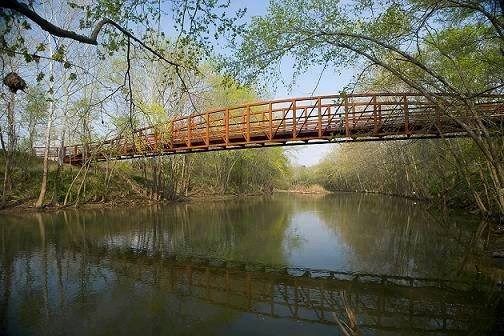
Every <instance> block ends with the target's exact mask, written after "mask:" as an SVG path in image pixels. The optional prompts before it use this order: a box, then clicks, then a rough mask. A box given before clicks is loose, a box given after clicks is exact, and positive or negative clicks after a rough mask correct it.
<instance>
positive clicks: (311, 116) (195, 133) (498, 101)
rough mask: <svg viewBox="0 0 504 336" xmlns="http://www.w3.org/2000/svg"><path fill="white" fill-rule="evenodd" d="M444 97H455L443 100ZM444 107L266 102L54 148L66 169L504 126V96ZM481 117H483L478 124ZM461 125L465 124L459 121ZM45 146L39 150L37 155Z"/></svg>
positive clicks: (406, 99)
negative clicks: (480, 125) (94, 163)
mask: <svg viewBox="0 0 504 336" xmlns="http://www.w3.org/2000/svg"><path fill="white" fill-rule="evenodd" d="M444 98H449V97H448V96H444ZM437 100H439V101H450V103H445V104H444V106H445V107H444V108H440V107H439V104H434V103H432V101H431V100H429V99H428V98H427V97H425V96H423V95H419V94H413V93H381V94H377V93H373V94H371V93H363V94H348V95H347V94H338V95H327V96H317V97H301V98H289V99H280V100H270V101H261V102H256V103H249V104H243V105H239V106H234V107H227V108H222V109H217V110H211V111H207V112H204V113H199V114H191V115H188V116H180V117H175V118H173V119H171V120H170V121H168V122H166V123H162V124H158V125H154V126H149V127H145V128H141V129H136V130H134V131H132V132H129V134H128V135H121V136H117V137H115V138H112V139H106V140H105V141H101V142H93V143H88V144H76V145H71V146H66V147H64V148H63V152H62V153H60V150H59V149H58V148H57V147H51V148H50V150H49V157H50V158H52V159H56V158H58V157H59V155H61V157H62V158H63V161H64V162H66V163H71V164H76V165H80V164H82V163H83V162H84V161H86V160H88V159H90V160H96V161H106V160H124V159H131V158H135V157H151V156H159V155H171V154H178V153H191V152H207V151H214V150H231V149H242V148H253V147H267V146H287V145H303V144H310V143H331V142H346V141H385V140H401V139H411V138H440V137H464V136H467V129H465V128H464V127H463V125H462V123H465V124H467V125H469V126H470V125H471V124H474V123H475V122H476V119H478V118H480V120H479V121H481V122H483V124H484V125H485V126H486V127H487V128H488V129H490V130H492V129H493V128H496V127H497V126H498V125H499V124H501V123H502V122H503V121H504V95H485V96H481V97H478V98H477V99H475V100H474V101H472V105H471V106H469V105H466V104H465V103H463V102H460V103H453V100H450V99H443V96H438V97H437ZM476 117H478V118H476ZM461 122H462V123H461ZM44 150H45V149H44V147H37V148H35V153H36V154H37V155H38V156H43V155H44Z"/></svg>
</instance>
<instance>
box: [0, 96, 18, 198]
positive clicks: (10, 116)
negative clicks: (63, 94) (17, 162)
mask: <svg viewBox="0 0 504 336" xmlns="http://www.w3.org/2000/svg"><path fill="white" fill-rule="evenodd" d="M15 102H16V94H15V93H13V92H12V93H11V96H10V99H9V101H8V102H7V124H8V125H7V127H8V130H7V136H8V140H7V141H8V143H7V148H4V149H5V169H4V180H3V192H2V207H5V206H6V205H7V193H8V191H9V190H10V187H11V183H10V180H11V176H10V168H11V163H12V162H11V161H12V159H13V158H14V148H15V144H16V129H15V124H14V105H15ZM2 147H4V144H3V141H2Z"/></svg>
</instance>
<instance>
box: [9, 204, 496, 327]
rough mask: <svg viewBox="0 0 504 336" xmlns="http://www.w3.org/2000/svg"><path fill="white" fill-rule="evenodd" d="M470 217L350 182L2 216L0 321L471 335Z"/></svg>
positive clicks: (483, 299)
mask: <svg viewBox="0 0 504 336" xmlns="http://www.w3.org/2000/svg"><path fill="white" fill-rule="evenodd" d="M479 224H480V223H479V222H478V221H475V220H474V219H471V218H467V216H465V217H460V218H456V217H452V218H450V220H441V218H440V217H438V216H436V215H432V214H430V213H429V212H428V211H427V210H426V209H425V207H423V206H421V205H419V204H415V203H414V202H411V201H406V200H402V199H397V198H387V197H382V196H371V195H353V194H337V195H330V196H325V197H303V196H301V197H298V196H292V195H275V196H273V197H268V198H253V199H246V200H238V201H236V200H233V201H226V202H224V201H223V202H209V203H201V204H179V205H174V206H164V207H146V208H135V209H121V210H96V211H95V210H93V211H90V210H87V211H65V212H58V213H54V214H27V215H5V214H4V215H0V244H1V250H0V251H1V264H0V272H1V282H0V295H1V296H0V303H1V308H0V318H1V321H0V323H1V329H0V333H5V334H12V335H44V334H47V335H69V334H72V335H93V334H96V335H117V334H126V335H137V334H152V335H160V334H166V335H168V334H169V335H175V334H176V335H193V334H204V335H214V334H215V335H220V334H240V335H243V334H245V335H246V334H250V335H256V334H265V335H277V334H282V333H287V332H288V333H289V334H294V335H304V334H321V335H323V334H327V335H338V334H342V335H344V333H342V331H341V325H342V324H347V325H352V324H355V327H354V329H358V330H359V332H360V333H361V334H364V335H367V334H369V335H382V334H383V335H388V334H391V335H392V334H393V335H397V334H405V335H409V334H427V333H428V334H436V335H444V334H448V333H458V334H461V335H466V334H469V333H473V334H482V333H483V334H484V333H485V332H486V331H487V330H489V329H491V328H492V320H493V319H494V314H495V313H494V308H493V305H494V293H492V292H489V291H488V286H490V285H489V284H487V283H486V282H485V281H483V280H482V279H481V277H480V276H478V275H476V273H475V272H474V271H475V270H477V269H481V268H484V267H485V265H486V264H487V262H488V261H487V260H486V259H485V258H483V257H481V256H480V252H479V250H478V246H477V240H475V235H477V232H478V227H479ZM175 255H176V256H177V257H176V258H174V256H175ZM195 255H198V256H200V258H196V259H194V258H191V257H189V256H195ZM229 260H232V261H234V263H226V262H225V261H229ZM240 262H245V263H240ZM247 265H248V266H247ZM271 265H285V266H293V267H304V268H310V269H327V270H332V271H342V272H354V273H359V274H362V273H366V274H370V275H368V276H359V277H356V276H353V275H347V274H339V273H337V274H332V275H331V274H329V273H324V274H323V278H315V277H316V274H315V273H313V274H311V277H308V275H309V274H306V275H305V276H301V277H299V276H298V275H300V274H296V273H295V271H293V270H290V271H288V272H285V271H283V270H281V269H280V268H279V267H277V266H275V267H273V270H272V269H271V268H272V267H271ZM298 273H299V272H298ZM319 275H320V274H319ZM381 275H387V276H388V277H383V276H381ZM390 276H396V277H390ZM397 276H399V277H397ZM424 278H429V279H445V280H451V281H455V282H451V281H447V282H439V281H431V280H425V279H424ZM483 284H484V285H485V286H484V288H485V290H483Z"/></svg>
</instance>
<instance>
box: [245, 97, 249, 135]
mask: <svg viewBox="0 0 504 336" xmlns="http://www.w3.org/2000/svg"><path fill="white" fill-rule="evenodd" d="M245 113H246V114H245V117H246V118H245V120H246V126H247V132H246V139H247V141H248V142H250V105H247V109H246V111H245Z"/></svg>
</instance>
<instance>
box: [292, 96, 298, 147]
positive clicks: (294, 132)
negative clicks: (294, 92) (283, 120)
mask: <svg viewBox="0 0 504 336" xmlns="http://www.w3.org/2000/svg"><path fill="white" fill-rule="evenodd" d="M296 137H297V117H296V100H295V99H294V100H293V101H292V139H296Z"/></svg>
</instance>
